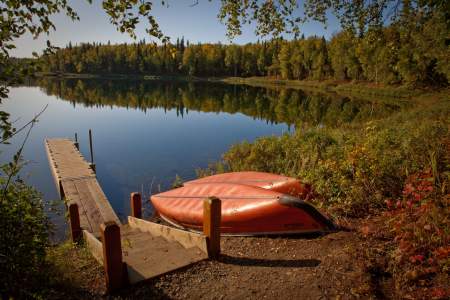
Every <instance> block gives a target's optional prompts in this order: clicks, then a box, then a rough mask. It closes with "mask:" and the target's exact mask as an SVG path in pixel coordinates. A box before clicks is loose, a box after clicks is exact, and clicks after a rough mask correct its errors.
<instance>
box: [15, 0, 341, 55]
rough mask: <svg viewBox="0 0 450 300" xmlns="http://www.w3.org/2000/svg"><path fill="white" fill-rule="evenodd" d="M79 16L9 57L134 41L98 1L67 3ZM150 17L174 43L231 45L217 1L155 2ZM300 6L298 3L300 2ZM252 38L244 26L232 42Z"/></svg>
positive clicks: (332, 24) (331, 28) (315, 29)
mask: <svg viewBox="0 0 450 300" xmlns="http://www.w3.org/2000/svg"><path fill="white" fill-rule="evenodd" d="M69 2H70V3H71V5H72V7H73V8H74V9H75V10H76V11H77V12H78V14H79V16H80V21H77V22H72V21H70V20H69V19H68V18H67V17H66V16H65V15H62V14H61V15H56V16H54V17H53V18H52V20H53V21H54V23H55V25H56V31H54V32H52V33H51V34H50V35H49V36H46V35H45V36H42V37H41V38H39V39H37V40H33V39H32V38H31V37H30V36H29V35H27V36H24V37H22V38H20V39H19V40H17V41H16V42H15V45H16V49H14V50H13V51H12V55H13V56H16V57H29V56H31V53H32V52H33V51H36V52H38V53H39V52H40V51H42V49H43V48H44V47H45V41H46V40H47V39H49V40H50V41H51V42H52V43H53V44H54V45H56V46H59V47H64V46H65V45H67V44H68V43H69V42H72V44H77V43H81V42H102V43H106V42H108V40H109V41H111V43H113V44H114V43H124V42H127V43H130V42H133V39H132V38H130V37H129V36H128V35H127V34H121V33H119V32H117V31H116V29H115V28H114V26H113V25H112V24H110V23H109V19H108V16H107V15H106V13H105V12H104V11H103V10H102V8H101V1H100V0H93V3H92V4H89V3H87V1H84V0H76V1H69ZM154 2H155V5H154V8H153V15H154V16H155V17H156V19H157V21H158V23H159V25H160V27H161V29H162V30H163V32H164V33H165V34H166V35H168V36H169V37H171V40H172V41H175V40H176V38H177V37H182V36H184V38H185V40H189V41H191V42H194V43H197V42H202V43H205V42H222V43H230V41H229V40H228V38H227V37H226V35H225V33H226V27H225V25H223V24H221V23H220V21H219V20H218V18H217V13H218V12H219V7H220V1H217V0H215V1H214V0H213V1H212V2H209V1H207V0H200V1H199V3H198V4H197V5H195V6H193V7H191V5H192V4H193V3H194V2H195V0H170V1H169V7H162V6H161V5H160V1H154ZM299 2H300V1H299ZM338 29H339V27H338V25H337V21H336V19H335V18H333V17H331V18H330V21H329V24H328V26H327V28H324V26H323V24H320V23H317V22H309V23H307V24H305V25H303V26H302V32H303V33H304V34H305V36H309V35H319V36H321V35H324V36H325V37H327V38H328V37H330V36H331V35H332V34H333V33H334V32H336V31H337V30H338ZM136 33H137V38H138V39H144V38H145V39H146V40H150V38H149V37H148V35H147V34H146V33H145V27H144V24H140V25H139V26H138V28H137V31H136ZM257 39H258V37H257V36H256V35H255V34H254V26H252V25H246V27H244V28H243V33H242V35H241V36H239V37H236V38H235V39H234V40H233V42H234V43H238V44H245V43H248V42H255V41H257Z"/></svg>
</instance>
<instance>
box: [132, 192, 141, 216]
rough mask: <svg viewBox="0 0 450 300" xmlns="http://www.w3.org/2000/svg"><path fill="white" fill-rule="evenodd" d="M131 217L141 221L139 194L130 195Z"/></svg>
mask: <svg viewBox="0 0 450 300" xmlns="http://www.w3.org/2000/svg"><path fill="white" fill-rule="evenodd" d="M130 201H131V203H130V206H131V216H132V217H135V218H138V219H142V198H141V194H139V193H131V196H130Z"/></svg>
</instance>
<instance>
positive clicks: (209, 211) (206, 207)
mask: <svg viewBox="0 0 450 300" xmlns="http://www.w3.org/2000/svg"><path fill="white" fill-rule="evenodd" d="M221 217H222V204H221V201H220V199H219V198H216V197H210V198H208V199H205V201H204V202H203V233H204V234H205V236H206V242H207V245H208V257H209V258H211V259H217V258H218V257H219V255H220V222H221Z"/></svg>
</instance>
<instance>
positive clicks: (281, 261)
mask: <svg viewBox="0 0 450 300" xmlns="http://www.w3.org/2000/svg"><path fill="white" fill-rule="evenodd" d="M358 245H360V241H359V238H358V236H357V235H356V234H355V233H353V232H338V233H333V234H328V235H325V236H319V237H276V238H270V237H225V238H222V245H221V246H222V256H221V258H220V260H219V261H204V262H200V263H197V264H195V265H193V266H191V267H188V268H186V269H184V270H181V271H177V272H174V273H171V274H168V275H165V276H163V277H161V278H159V279H156V280H153V281H150V282H148V283H144V284H141V285H138V286H136V287H134V289H130V290H128V291H125V292H124V293H123V294H122V296H123V297H125V298H146V297H150V296H152V297H154V298H171V299H245V298H247V299H353V298H359V297H361V296H370V285H369V282H370V278H368V275H365V274H364V272H363V271H362V268H361V266H360V264H359V263H358V262H357V261H354V259H353V258H352V257H354V256H352V253H354V251H355V247H358Z"/></svg>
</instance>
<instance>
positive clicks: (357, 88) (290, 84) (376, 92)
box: [36, 73, 435, 98]
mask: <svg viewBox="0 0 450 300" xmlns="http://www.w3.org/2000/svg"><path fill="white" fill-rule="evenodd" d="M36 76H37V77H38V78H42V77H45V78H49V77H50V78H63V79H77V78H78V79H117V80H126V79H130V80H173V81H188V82H223V83H227V84H245V85H250V86H255V87H268V86H271V87H286V88H294V89H314V90H318V91H325V92H336V93H351V94H360V95H365V96H382V97H394V98H411V97H413V96H416V95H417V94H418V93H423V92H429V91H435V90H433V89H430V88H428V89H413V88H408V87H405V86H389V85H377V84H375V83H372V82H354V81H336V80H324V81H312V80H285V79H278V78H273V77H196V76H180V75H142V74H78V73H38V74H37V75H36Z"/></svg>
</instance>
